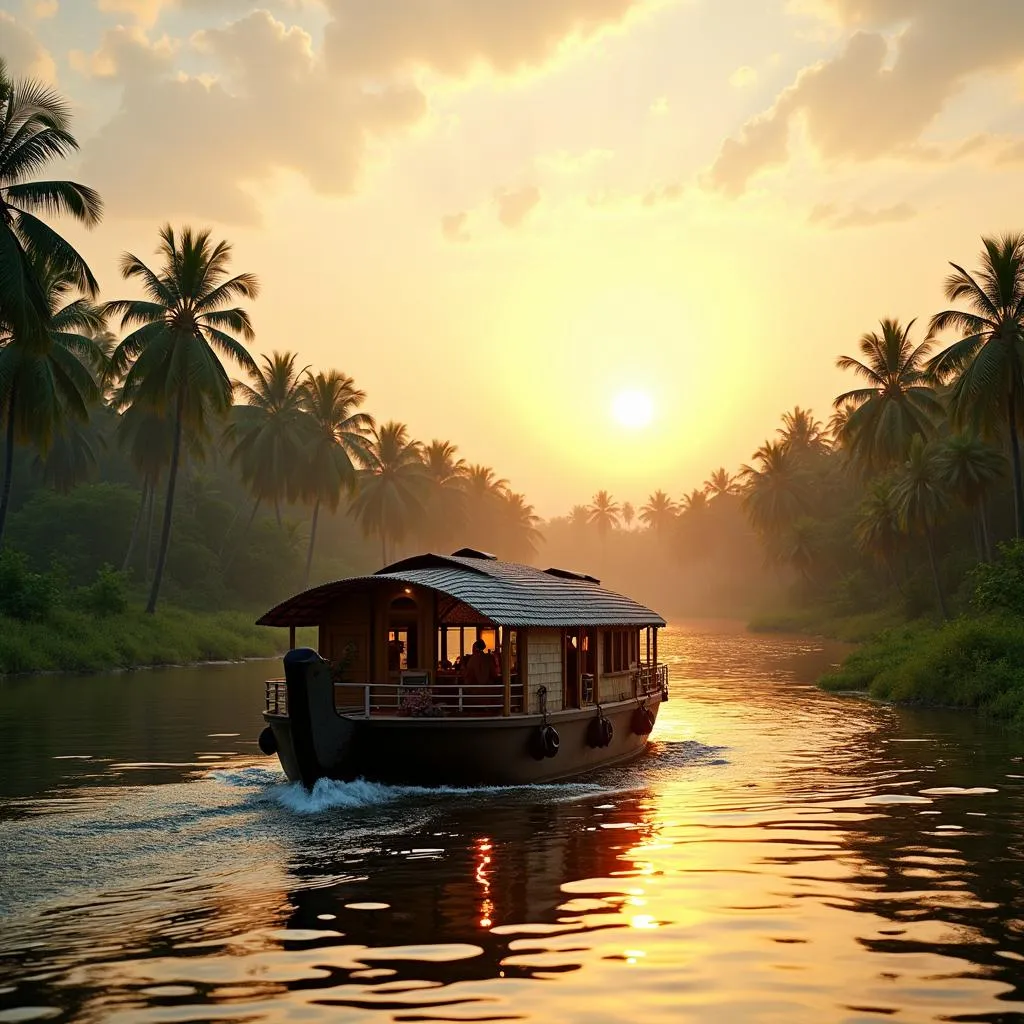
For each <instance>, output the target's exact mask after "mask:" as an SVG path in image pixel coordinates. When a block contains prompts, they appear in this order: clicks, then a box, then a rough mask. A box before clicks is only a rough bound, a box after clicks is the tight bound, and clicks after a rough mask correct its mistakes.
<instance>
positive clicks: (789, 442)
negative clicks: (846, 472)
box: [776, 405, 830, 458]
mask: <svg viewBox="0 0 1024 1024" xmlns="http://www.w3.org/2000/svg"><path fill="white" fill-rule="evenodd" d="M776 433H777V434H778V435H779V436H780V437H781V438H782V443H783V444H784V445H785V446H786V448H787V449H789V450H790V451H791V452H793V453H794V454H795V455H797V456H799V457H802V458H804V457H810V456H814V455H824V454H827V452H828V450H829V447H830V445H829V442H828V435H827V432H826V428H825V426H824V425H823V424H822V423H821V421H820V420H816V419H815V418H814V413H813V412H811V410H810V409H801V408H800V406H799V405H796V406H794V407H793V411H792V412H786V413H783V414H782V426H781V427H778V428H777V429H776Z"/></svg>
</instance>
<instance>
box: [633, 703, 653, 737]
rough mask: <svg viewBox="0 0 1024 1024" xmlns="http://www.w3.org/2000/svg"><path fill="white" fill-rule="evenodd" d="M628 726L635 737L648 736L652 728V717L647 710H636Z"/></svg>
mask: <svg viewBox="0 0 1024 1024" xmlns="http://www.w3.org/2000/svg"><path fill="white" fill-rule="evenodd" d="M630 726H631V727H632V729H633V732H635V733H636V734H637V736H649V735H650V733H651V730H652V729H653V728H654V715H652V714H651V712H650V709H649V708H637V709H636V711H634V712H633V717H632V719H630Z"/></svg>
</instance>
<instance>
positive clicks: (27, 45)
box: [0, 11, 57, 85]
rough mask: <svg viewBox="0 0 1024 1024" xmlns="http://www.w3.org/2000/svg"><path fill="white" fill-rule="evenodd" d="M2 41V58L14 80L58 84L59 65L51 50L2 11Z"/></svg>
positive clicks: (0, 33) (0, 20)
mask: <svg viewBox="0 0 1024 1024" xmlns="http://www.w3.org/2000/svg"><path fill="white" fill-rule="evenodd" d="M0 39H2V40H3V52H2V53H0V57H3V59H4V61H6V63H7V70H8V72H9V73H10V74H11V75H12V76H13V77H14V78H38V79H40V80H41V81H43V82H47V83H49V84H51V85H52V84H55V83H56V81H57V65H56V64H55V63H54V60H53V57H52V56H50V52H49V50H47V49H46V47H44V46H43V44H42V43H40V42H39V40H38V39H36V37H35V36H34V35H33V34H32V32H31V31H30V30H29V29H27V28H25V26H24V25H21V24H19V23H18V22H17V21H16V20H15V19H14V16H13V15H10V14H8V13H7V12H6V11H0Z"/></svg>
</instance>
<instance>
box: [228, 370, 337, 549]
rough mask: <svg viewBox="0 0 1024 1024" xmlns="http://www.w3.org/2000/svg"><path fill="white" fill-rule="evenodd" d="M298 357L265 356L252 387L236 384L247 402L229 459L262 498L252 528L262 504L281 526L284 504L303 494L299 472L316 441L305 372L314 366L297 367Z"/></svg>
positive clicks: (237, 418) (232, 431) (233, 430)
mask: <svg viewBox="0 0 1024 1024" xmlns="http://www.w3.org/2000/svg"><path fill="white" fill-rule="evenodd" d="M297 358H298V356H297V355H296V354H295V353H294V352H274V353H272V355H270V356H263V357H262V366H259V367H257V369H256V371H255V372H254V373H253V374H252V384H247V383H245V382H244V381H235V384H234V387H235V394H236V395H237V396H239V397H240V398H242V399H243V400H244V404H243V405H236V406H235V408H234V409H233V410H232V411H233V414H234V421H233V422H232V423H231V424H230V425H229V426H228V429H227V430H226V431H225V437H226V439H227V440H228V441H229V442H233V448H232V450H231V454H230V456H229V461H230V462H231V464H232V465H235V464H237V465H238V467H239V469H240V471H241V476H242V481H243V482H244V483H245V484H246V485H247V486H248V488H249V491H250V493H251V494H252V496H253V497H254V498H255V499H256V502H255V504H254V506H253V511H252V515H251V516H250V517H249V523H250V524H251V523H252V520H253V518H254V517H255V515H256V511H257V509H258V508H259V507H260V504H261V503H262V502H264V501H270V502H273V504H274V510H275V513H276V515H277V522H278V525H279V526H280V524H281V500H282V499H284V500H293V499H294V498H295V497H296V495H297V491H298V483H297V472H298V469H299V467H300V464H301V462H302V459H303V456H304V455H305V454H306V451H307V448H306V441H307V440H308V441H310V443H313V444H315V443H316V442H314V441H313V440H312V438H310V436H309V435H310V434H311V430H312V421H311V419H310V417H309V416H308V414H307V412H306V410H305V409H304V407H303V401H304V398H305V397H306V395H307V394H308V391H307V388H306V386H305V383H304V380H303V374H305V373H306V372H307V370H308V367H305V368H303V369H301V370H299V369H296V367H295V360H296V359H297ZM318 425H319V424H318ZM246 529H247V530H248V526H247V527H246Z"/></svg>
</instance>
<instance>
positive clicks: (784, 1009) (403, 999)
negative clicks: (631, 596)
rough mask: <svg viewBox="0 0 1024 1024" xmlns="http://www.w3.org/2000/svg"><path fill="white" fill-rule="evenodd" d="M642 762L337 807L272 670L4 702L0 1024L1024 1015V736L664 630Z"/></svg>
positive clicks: (809, 664) (770, 655)
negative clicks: (658, 695) (308, 771)
mask: <svg viewBox="0 0 1024 1024" xmlns="http://www.w3.org/2000/svg"><path fill="white" fill-rule="evenodd" d="M659 646H660V649H661V650H662V651H663V652H664V653H665V655H666V656H667V660H669V662H670V663H671V665H672V679H673V682H672V700H671V701H670V703H669V704H667V705H665V706H664V707H663V709H662V712H661V715H660V716H659V719H658V725H657V729H656V731H655V733H654V736H653V742H652V745H651V750H650V753H649V754H648V755H647V756H646V757H645V758H644V759H643V760H641V761H639V762H637V763H635V764H633V765H631V766H629V767H628V768H626V769H617V770H614V771H608V772H606V773H604V774H602V775H600V776H597V777H591V778H587V779H585V780H583V781H579V782H575V783H572V784H560V785H550V786H535V787H519V788H511V789H489V790H476V791H472V790H440V791H438V790H418V789H414V788H388V787H383V786H377V785H371V784H367V783H348V784H341V783H321V784H319V786H318V787H317V789H316V791H315V792H314V793H313V794H311V795H307V794H305V793H304V792H303V791H302V790H301V789H298V788H296V787H294V786H290V785H288V784H287V783H286V782H285V780H284V778H283V776H282V774H281V773H280V771H279V770H278V769H277V766H276V762H273V763H272V762H270V761H268V760H267V759H266V758H262V757H260V756H259V755H258V752H257V750H256V747H255V737H256V735H257V733H258V731H259V728H260V727H261V722H260V717H259V711H260V702H261V699H262V690H261V685H260V682H261V680H262V678H263V677H264V675H265V674H266V673H267V669H268V666H266V665H265V664H264V665H260V664H249V665H241V666H238V665H235V666H222V667H206V668H202V669H174V670H167V671H160V672H141V673H134V674H126V675H114V676H105V677H95V678H64V677H51V678H40V679H32V680H24V681H14V682H8V683H6V684H0V728H2V735H3V741H2V744H0V769H2V774H0V872H2V873H0V1022H2V1021H30V1020H47V1019H50V1020H56V1021H70V1020H75V1021H103V1022H116V1024H122V1022H129V1021H130V1022H137V1021H142V1022H179V1021H180V1022H185V1021H225V1022H227V1021H233V1022H240V1021H245V1022H249V1021H264V1020H266V1021H292V1020H294V1021H310V1020H318V1019H336V1018H337V1019H344V1020H359V1019H366V1020H371V1021H381V1022H384V1021H396V1022H397V1021H402V1022H406V1021H408V1022H413V1021H417V1022H418V1021H506V1020H517V1021H522V1020H528V1021H587V1022H603V1021H637V1022H648V1021H650V1022H661V1021H665V1022H669V1021H671V1022H677V1021H715V1022H731V1021H737V1022H746V1021H752V1022H761V1021H772V1022H792V1021H846V1022H852V1021H874V1020H879V1019H881V1018H887V1017H888V1018H893V1019H895V1020H899V1021H933V1020H954V1021H992V1022H996V1021H1000V1022H1002V1021H1022V1020H1024V882H1022V880H1024V763H1022V758H1021V755H1022V753H1024V743H1022V740H1021V738H1020V737H1019V736H1017V735H1013V734H1009V733H1004V732H1001V731H999V730H997V729H995V728H993V727H992V726H987V725H985V724H983V723H979V722H977V721H975V720H974V719H972V718H970V717H967V716H962V715H954V714H952V713H931V714H923V713H911V712H906V711H898V710H895V709H892V708H889V707H885V706H880V705H874V704H871V703H868V702H865V701H861V700H857V699H851V698H837V697H831V696H828V695H825V694H822V693H820V692H818V691H817V690H816V689H814V687H813V686H812V685H810V683H811V681H812V680H813V678H814V677H815V675H816V674H817V673H818V672H819V671H820V670H821V669H822V668H823V667H825V666H826V665H827V664H829V663H831V662H833V661H835V660H837V658H838V657H839V656H840V654H841V652H840V651H839V650H838V649H837V648H835V647H832V648H829V647H828V646H825V645H822V644H820V643H818V642H816V641H808V640H799V639H792V638H778V637H771V638H764V637H754V636H749V635H746V634H744V633H742V632H741V631H739V630H738V629H737V628H736V627H735V626H730V625H727V624H721V625H715V624H708V623H704V624H695V625H690V626H686V627H678V628H674V629H670V630H668V631H667V632H666V633H665V634H664V635H663V637H662V640H661V643H660V644H659Z"/></svg>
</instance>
